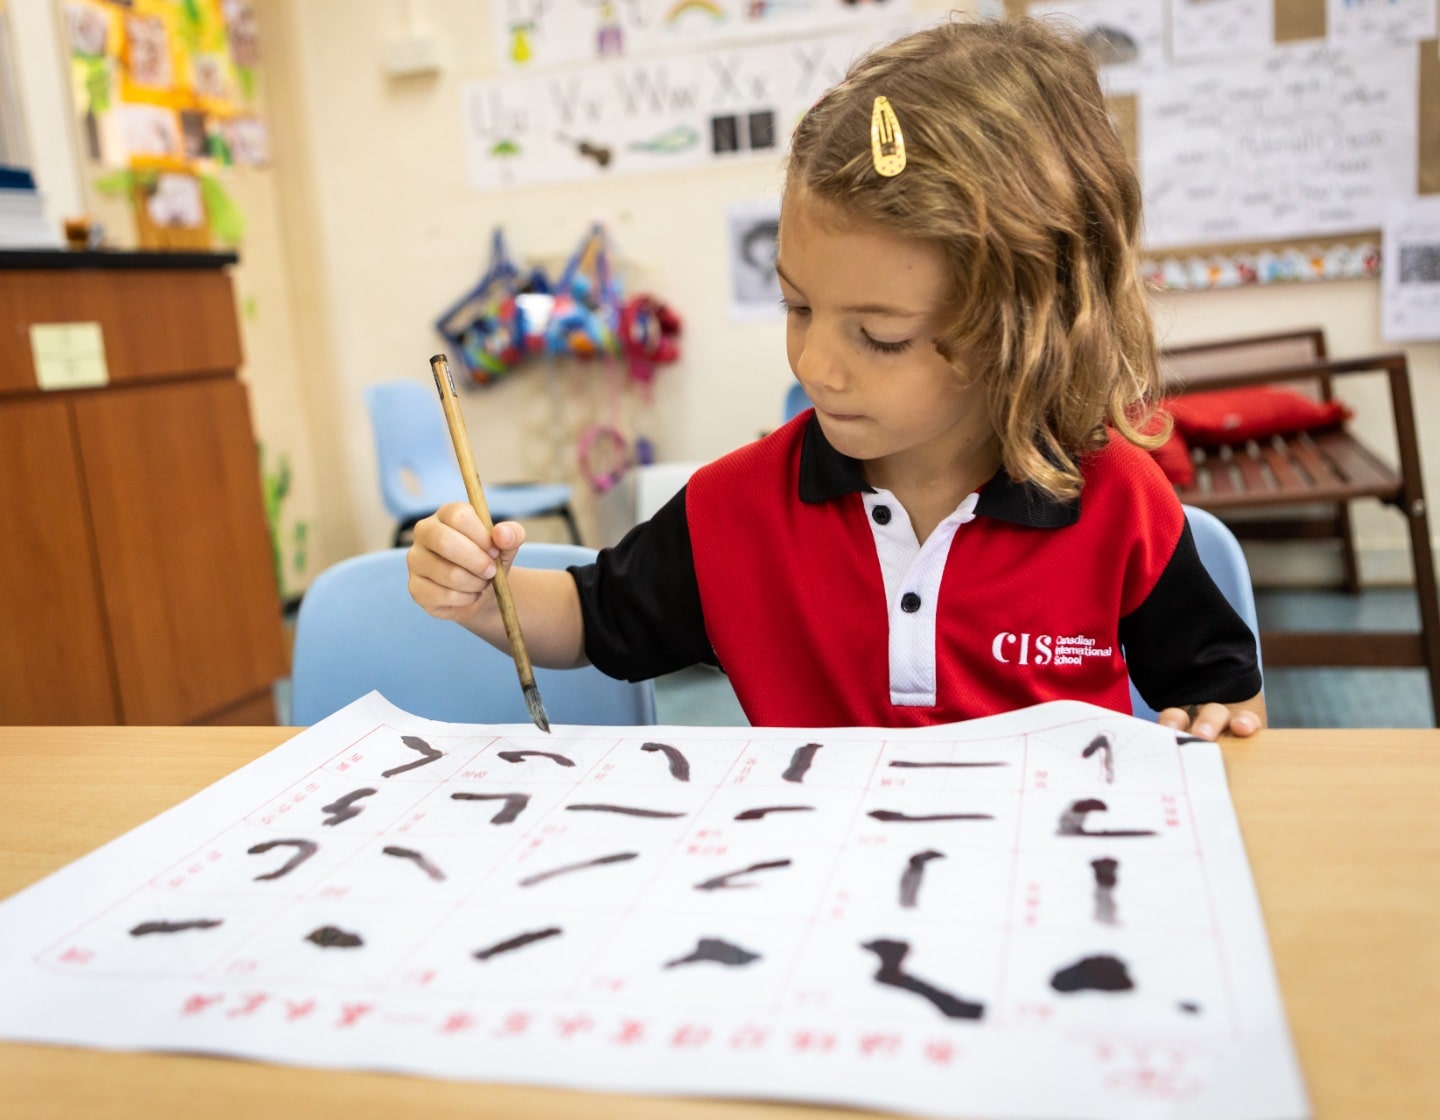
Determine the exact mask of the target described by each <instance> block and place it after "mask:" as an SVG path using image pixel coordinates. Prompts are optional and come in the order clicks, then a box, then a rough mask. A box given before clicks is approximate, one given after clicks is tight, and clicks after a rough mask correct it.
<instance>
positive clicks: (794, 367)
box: [785, 315, 805, 374]
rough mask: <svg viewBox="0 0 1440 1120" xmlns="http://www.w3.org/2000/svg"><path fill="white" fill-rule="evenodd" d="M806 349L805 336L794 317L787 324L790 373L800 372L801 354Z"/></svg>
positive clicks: (786, 335) (787, 350) (786, 346)
mask: <svg viewBox="0 0 1440 1120" xmlns="http://www.w3.org/2000/svg"><path fill="white" fill-rule="evenodd" d="M804 349H805V334H804V331H803V330H802V329H801V328H800V325H799V324H798V323H796V322H795V317H794V316H793V315H791V316H789V317H788V319H787V321H786V323H785V357H786V358H787V359H788V360H789V362H790V372H791V373H796V374H798V373H799V371H800V353H801V351H802V350H804Z"/></svg>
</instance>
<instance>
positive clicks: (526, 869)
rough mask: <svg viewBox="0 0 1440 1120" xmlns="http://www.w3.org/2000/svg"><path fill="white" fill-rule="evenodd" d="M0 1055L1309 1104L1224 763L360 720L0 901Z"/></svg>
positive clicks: (1118, 724)
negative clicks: (72, 1048) (195, 1056)
mask: <svg viewBox="0 0 1440 1120" xmlns="http://www.w3.org/2000/svg"><path fill="white" fill-rule="evenodd" d="M0 991H3V992H4V993H5V998H4V999H3V1000H0V1037H4V1038H7V1039H13V1040H23V1041H43V1042H56V1043H67V1044H75V1045H82V1046H96V1047H107V1048H116V1049H137V1050H148V1049H159V1050H183V1051H187V1052H192V1053H193V1052H200V1053H212V1054H225V1055H233V1056H237V1057H243V1058H251V1059H259V1060H263V1061H273V1062H280V1063H286V1064H291V1065H300V1066H315V1067H325V1068H336V1069H380V1070H393V1071H397V1072H402V1073H410V1074H419V1075H426V1076H435V1077H448V1078H460V1079H473V1080H480V1081H508V1082H521V1083H529V1084H536V1085H550V1086H563V1087H567V1088H575V1089H592V1090H594V1089H601V1090H616V1091H623V1092H643V1093H662V1094H699V1095H706V1096H729V1097H756V1098H764V1099H773V1100H791V1101H819V1102H828V1103H832V1104H841V1105H848V1106H856V1107H861V1108H874V1109H881V1110H887V1111H894V1110H899V1111H904V1112H911V1113H916V1114H921V1115H928V1116H939V1117H960V1116H965V1117H974V1118H984V1117H1008V1118H1014V1117H1029V1118H1032V1120H1036V1118H1045V1117H1067V1118H1076V1117H1101V1116H1103V1117H1110V1118H1119V1120H1131V1118H1149V1117H1156V1118H1158V1117H1166V1118H1192V1120H1198V1118H1201V1117H1206V1118H1211V1117H1216V1116H1224V1117H1227V1118H1228V1120H1248V1118H1255V1120H1259V1118H1262V1117H1263V1118H1265V1120H1283V1118H1288V1117H1300V1116H1304V1115H1306V1114H1307V1107H1306V1101H1305V1094H1304V1091H1303V1088H1302V1085H1301V1081H1300V1077H1299V1074H1298V1071H1297V1068H1296V1063H1295V1057H1294V1054H1293V1052H1292V1048H1291V1044H1290V1038H1289V1034H1288V1031H1287V1028H1286V1023H1285V1016H1284V1012H1283V1009H1282V1007H1281V1004H1280V999H1279V994H1278V989H1277V987H1276V983H1275V977H1274V973H1273V969H1272V967H1271V962H1270V957H1269V953H1268V948H1267V944H1266V940H1265V931H1264V928H1263V925H1262V922H1261V916H1260V910H1259V906H1258V903H1257V900H1256V897H1255V891H1254V886H1253V883H1252V881H1251V877H1250V872H1249V867H1248V865H1247V862H1246V859H1245V852H1244V848H1243V846H1242V843H1241V836H1240V831H1239V827H1238V824H1237V821H1236V818H1235V813H1234V810H1233V808H1232V806H1231V803H1230V799H1229V794H1228V791H1227V789H1226V784H1225V774H1224V769H1223V765H1222V761H1221V756H1220V750H1219V748H1218V747H1217V746H1216V745H1215V744H1213V743H1210V742H1205V741H1203V740H1191V739H1189V737H1177V735H1176V733H1175V732H1173V731H1170V730H1168V729H1166V728H1162V727H1160V726H1159V725H1157V724H1153V723H1146V722H1143V721H1141V720H1137V719H1132V718H1131V717H1129V716H1122V715H1118V714H1117V713H1115V712H1110V711H1106V710H1105V709H1102V708H1097V707H1094V706H1092V705H1087V704H1081V703H1075V702H1056V703H1050V704H1045V705H1041V706H1038V707H1034V708H1030V709H1028V710H1025V711H1022V712H1018V713H1013V714H1010V715H1005V716H997V717H992V718H988V719H979V720H974V721H972V722H970V723H966V724H953V725H948V726H939V727H930V728H924V729H918V730H897V731H890V730H879V729H863V728H861V729H856V728H849V729H828V730H823V731H819V730H805V729H758V728H748V727H747V728H682V727H622V728H605V727H576V726H561V727H557V728H555V730H554V734H552V735H544V734H541V733H540V732H538V731H537V730H536V729H535V728H533V727H531V726H529V725H524V726H516V725H510V726H500V727H495V726H474V725H460V724H445V723H437V722H433V721H428V720H423V719H418V718H416V717H413V716H410V715H407V714H406V713H404V712H401V711H399V710H398V709H396V708H394V707H392V706H391V705H389V704H387V703H386V702H385V701H384V700H382V699H381V698H380V697H379V696H378V695H377V694H374V693H372V694H371V695H370V696H368V697H365V698H363V699H361V700H358V701H356V702H355V703H354V704H352V705H351V706H349V707H348V708H345V709H344V710H342V711H341V712H338V713H336V714H335V715H334V716H332V717H330V718H329V719H326V720H325V721H323V722H322V723H319V724H317V725H315V726H314V727H312V728H310V729H308V730H306V731H305V732H303V733H301V734H300V735H298V736H297V737H295V738H294V739H292V740H290V741H289V742H287V743H285V744H283V745H282V746H280V747H279V748H277V749H276V750H274V751H272V752H271V753H269V754H267V755H265V756H264V757H262V758H260V759H258V760H257V761H255V762H253V763H251V764H250V765H248V766H246V767H244V768H243V769H241V770H239V771H237V772H236V773H234V774H232V775H230V776H229V777H227V778H225V779H223V780H222V781H220V782H218V783H217V784H215V785H214V786H211V787H210V788H209V789H207V790H205V791H203V792H202V793H200V794H198V795H196V796H195V797H193V798H191V799H190V800H189V801H186V802H184V803H183V804H181V805H179V806H177V807H175V808H174V809H171V810H170V811H168V812H166V813H164V814H162V815H161V816H159V817H157V818H155V819H154V820H152V821H150V822H149V823H147V824H145V825H142V826H141V827H140V828H138V829H135V830H134V831H132V832H129V833H127V834H126V835H125V836H123V837H121V838H120V839H118V840H115V841H113V842H112V843H110V844H109V845H107V846H105V847H104V848H102V849H100V850H98V851H96V852H94V853H92V854H91V855H89V856H86V857H85V858H83V859H81V860H79V861H77V862H76V863H74V864H72V865H70V866H69V867H67V868H65V869H63V870H62V871H60V872H58V873H57V874H55V875H53V876H51V877H50V878H48V879H46V880H44V881H42V882H41V883H38V884H36V885H35V886H33V887H31V888H30V889H28V890H26V891H24V892H22V893H21V894H19V895H17V896H15V897H13V898H11V899H9V900H8V901H6V902H4V903H3V904H0Z"/></svg>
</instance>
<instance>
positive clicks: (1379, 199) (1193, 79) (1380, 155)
mask: <svg viewBox="0 0 1440 1120" xmlns="http://www.w3.org/2000/svg"><path fill="white" fill-rule="evenodd" d="M1417 62H1418V60H1417V57H1416V51H1415V48H1414V46H1413V45H1400V46H1381V47H1370V48H1367V49H1364V50H1353V51H1352V50H1343V51H1342V50H1337V49H1335V48H1333V47H1329V46H1326V45H1324V44H1321V43H1300V44H1296V45H1293V46H1281V47H1277V48H1276V49H1275V50H1274V51H1273V52H1271V53H1269V54H1266V55H1258V56H1253V57H1239V58H1232V59H1227V60H1225V61H1224V62H1215V63H1203V64H1196V65H1191V66H1186V67H1183V68H1176V69H1173V70H1171V71H1169V72H1167V73H1166V74H1165V75H1164V76H1162V77H1161V78H1159V79H1156V80H1154V81H1152V82H1150V83H1148V84H1147V86H1146V88H1145V92H1144V96H1143V97H1142V98H1141V99H1140V134H1141V136H1142V137H1143V138H1144V143H1143V145H1142V151H1141V159H1140V170H1141V181H1142V183H1143V186H1144V191H1145V244H1146V246H1147V247H1148V248H1150V249H1152V250H1163V249H1165V248H1167V247H1170V246H1177V245H1203V244H1216V243H1224V242H1232V243H1233V242H1245V241H1268V240H1275V239H1295V238H1305V237H1315V236H1320V235H1324V234H1329V233H1350V232H1354V231H1357V230H1374V229H1378V228H1379V227H1380V225H1381V223H1382V222H1383V221H1384V214H1385V209H1386V206H1387V205H1388V204H1389V201H1390V199H1391V197H1392V196H1393V194H1394V192H1395V190H1396V184H1412V183H1414V182H1415V176H1416V162H1417V154H1416V148H1417V145H1416V134H1417V127H1418V105H1417V100H1418V99H1417V97H1416V94H1415V89H1416V82H1417Z"/></svg>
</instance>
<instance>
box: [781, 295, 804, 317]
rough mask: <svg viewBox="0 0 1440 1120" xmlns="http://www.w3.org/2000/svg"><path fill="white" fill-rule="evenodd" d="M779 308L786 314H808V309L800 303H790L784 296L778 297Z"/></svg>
mask: <svg viewBox="0 0 1440 1120" xmlns="http://www.w3.org/2000/svg"><path fill="white" fill-rule="evenodd" d="M780 310H781V311H783V312H785V314H786V315H809V314H810V309H809V308H808V307H805V306H803V305H802V304H795V303H791V302H790V301H789V300H788V299H786V298H785V297H784V296H781V297H780Z"/></svg>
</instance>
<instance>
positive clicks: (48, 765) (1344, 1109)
mask: <svg viewBox="0 0 1440 1120" xmlns="http://www.w3.org/2000/svg"><path fill="white" fill-rule="evenodd" d="M291 734H293V731H292V730H290V729H286V728H280V727H255V728H193V727H191V728H185V727H166V728H140V727H124V728H111V727H104V728H86V727H66V728H56V727H33V728H26V727H0V896H8V895H10V894H12V893H14V892H15V891H17V890H19V889H21V888H22V887H24V886H26V885H28V884H30V883H32V882H34V881H36V880H37V879H40V878H41V877H43V876H44V875H47V874H49V873H50V872H52V871H55V870H57V869H58V868H60V867H62V866H63V865H65V864H66V863H68V862H70V861H71V860H74V859H76V858H77V857H79V856H80V855H82V854H84V853H85V852H87V851H90V850H91V849H93V848H96V847H99V846H100V845H101V844H103V843H105V842H106V841H108V840H111V839H113V838H114V837H115V836H118V835H119V834H120V833H121V832H123V831H125V830H127V829H129V828H132V827H134V826H135V825H139V824H141V823H143V822H144V821H147V820H149V819H150V818H151V817H153V816H155V815H156V814H158V813H160V812H161V811H162V810H164V809H166V808H168V807H170V806H171V805H173V804H175V803H176V802H178V801H180V800H183V799H184V798H185V797H187V796H189V795H190V794H192V793H195V792H196V791H198V790H200V789H201V788H203V787H204V786H206V785H208V784H209V783H211V782H214V781H216V780H218V779H220V778H222V777H224V776H225V775H227V774H229V773H231V772H232V771H233V770H236V769H237V768H239V767H240V766H241V765H242V764H244V763H246V762H249V761H250V760H251V759H253V758H255V757H256V756H257V755H260V754H262V753H264V752H265V751H267V750H269V749H270V748H271V747H273V746H275V745H276V744H278V743H280V742H281V741H283V740H284V739H286V738H288V737H289V736H290V735H291ZM1224 753H1225V763H1226V767H1227V769H1228V772H1229V777H1230V788H1231V791H1232V795H1233V797H1234V801H1235V806H1236V809H1237V811H1238V813H1239V816H1240V823H1241V826H1242V828H1243V830H1244V834H1245V844H1246V848H1247V850H1248V852H1249V855H1250V862H1251V866H1252V868H1253V870H1254V875H1255V881H1256V885H1257V887H1258V889H1259V892H1260V900H1261V904H1262V906H1263V909H1264V913H1265V922H1266V926H1267V928H1268V930H1269V934H1270V945H1271V949H1272V952H1273V954H1274V958H1275V964H1276V969H1277V971H1278V973H1279V977H1280V987H1281V989H1282V990H1283V992H1284V997H1285V1006H1286V1010H1287V1012H1288V1014H1289V1017H1290V1026H1291V1030H1292V1031H1293V1033H1294V1037H1295V1044H1296V1047H1297V1049H1298V1050H1299V1054H1300V1062H1301V1066H1302V1068H1303V1070H1304V1073H1305V1078H1306V1082H1307V1085H1308V1087H1309V1091H1310V1095H1311V1100H1312V1102H1313V1104H1314V1109H1315V1115H1316V1116H1317V1117H1320V1118H1327V1120H1328V1118H1331V1117H1364V1118H1366V1120H1378V1118H1381V1117H1396V1118H1403V1120H1418V1118H1420V1117H1431V1116H1440V730H1435V731H1356V730H1347V731H1301V730H1288V731H1287V730H1277V731H1267V732H1265V733H1264V734H1263V735H1262V736H1261V737H1260V738H1259V739H1258V740H1252V741H1250V742H1239V741H1236V742H1227V743H1226V744H1225V745H1224ZM0 998H3V994H0ZM0 1112H4V1114H5V1115H7V1116H16V1117H26V1118H31V1117H48V1116H56V1117H62V1116H63V1117H73V1116H85V1117H136V1118H141V1117H144V1118H145V1120H152V1118H153V1117H155V1116H185V1115H197V1114H200V1113H203V1114H204V1115H206V1116H208V1117H212V1118H214V1120H225V1118H227V1117H237V1118H238V1117H246V1118H248V1117H254V1116H284V1117H296V1116H305V1115H316V1116H320V1115H324V1116H345V1117H347V1118H348V1120H363V1118H366V1117H381V1116H425V1117H427V1120H441V1118H443V1117H451V1116H453V1117H461V1116H464V1117H467V1118H474V1117H494V1118H500V1117H504V1118H506V1120H516V1118H542V1117H562V1116H565V1117H568V1116H584V1117H587V1118H589V1117H608V1116H625V1117H641V1118H654V1120H661V1118H665V1120H705V1118H715V1120H719V1118H722V1117H724V1118H726V1120H734V1118H739V1120H761V1118H766V1117H771V1118H777V1120H778V1118H781V1117H786V1118H790V1120H822V1118H825V1117H836V1118H839V1117H842V1116H844V1117H852V1116H855V1115H859V1114H857V1113H846V1112H842V1111H836V1110H833V1109H822V1108H807V1109H803V1110H802V1109H799V1108H792V1107H789V1106H783V1105H770V1104H752V1103H745V1102H737V1101H710V1100H705V1101H696V1100H674V1099H661V1098H647V1097H628V1096H600V1095H592V1094H581V1093H571V1092H563V1091H559V1090H549V1089H532V1088H519V1087H510V1086H497V1085H488V1084H487V1085H479V1084H469V1083H456V1082H444V1081H431V1080H424V1079H421V1078H408V1077H400V1076H390V1075H381V1074H366V1073H335V1072H328V1071H318V1070H302V1069H290V1068H284V1067H279V1066H269V1065H262V1064H259V1063H255V1062H246V1061H225V1060H218V1059H213V1058H202V1057H189V1056H179V1055H173V1054H116V1053H107V1052H101V1051H86V1050H79V1049H69V1048H63V1047H51V1046H37V1045H19V1044H11V1043H0ZM872 1115H873V1114H872Z"/></svg>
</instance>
